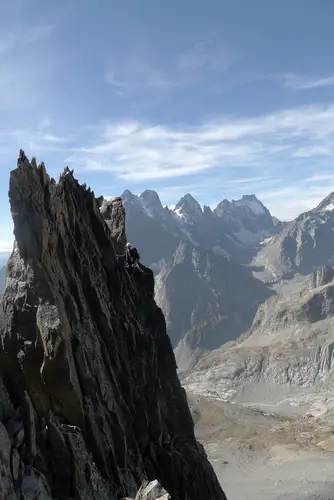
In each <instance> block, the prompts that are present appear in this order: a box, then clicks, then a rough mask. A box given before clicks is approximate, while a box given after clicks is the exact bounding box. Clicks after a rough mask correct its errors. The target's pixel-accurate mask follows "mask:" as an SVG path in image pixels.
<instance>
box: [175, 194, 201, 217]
mask: <svg viewBox="0 0 334 500" xmlns="http://www.w3.org/2000/svg"><path fill="white" fill-rule="evenodd" d="M174 213H176V214H177V215H178V216H180V217H182V218H183V219H185V220H186V221H187V222H189V223H191V222H194V221H196V220H198V219H199V218H200V217H202V215H203V211H202V208H201V206H200V204H199V203H198V201H197V200H195V198H194V197H193V196H191V194H189V193H188V194H186V195H185V196H183V197H182V198H181V199H180V201H179V202H178V203H177V204H176V205H175V208H174Z"/></svg>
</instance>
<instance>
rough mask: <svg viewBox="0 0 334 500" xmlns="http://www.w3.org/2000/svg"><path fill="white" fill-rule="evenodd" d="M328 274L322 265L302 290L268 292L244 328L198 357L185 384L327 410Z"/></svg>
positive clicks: (331, 329) (330, 375) (333, 363)
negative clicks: (242, 332) (223, 345)
mask: <svg viewBox="0 0 334 500" xmlns="http://www.w3.org/2000/svg"><path fill="white" fill-rule="evenodd" d="M332 276H333V269H330V268H328V267H323V268H321V269H319V270H318V271H315V272H314V273H313V274H312V275H311V276H310V277H309V279H308V280H307V282H306V284H305V287H304V289H303V290H302V291H298V292H294V291H291V292H290V293H289V294H278V295H276V296H273V297H271V298H269V299H268V300H267V301H266V302H265V303H264V304H262V305H261V306H260V307H259V308H258V311H257V314H256V316H255V318H254V321H253V324H252V327H251V328H250V330H249V332H247V334H245V335H243V336H242V337H240V338H239V339H238V340H237V341H236V342H235V343H234V344H232V345H231V346H229V347H226V348H221V349H218V350H216V351H214V352H212V353H210V354H209V355H208V356H206V357H205V358H204V359H203V360H201V361H200V362H199V363H198V364H197V366H196V367H195V370H194V372H193V373H192V374H190V375H189V376H188V377H187V378H186V381H185V385H186V387H187V388H188V389H191V390H194V391H195V392H196V391H199V392H202V393H208V394H209V393H210V394H216V395H217V396H219V397H222V398H223V399H226V400H230V399H233V398H237V399H238V398H239V399H240V397H241V398H243V399H244V398H246V399H247V398H248V402H252V398H255V399H254V400H256V401H257V403H259V404H260V405H261V406H262V407H263V406H265V405H266V402H268V403H270V404H269V406H268V408H269V407H272V408H275V411H278V406H279V405H282V406H281V407H283V406H284V404H285V403H287V404H288V405H292V406H293V407H294V409H295V410H296V411H297V408H298V406H300V407H301V408H302V411H306V410H307V408H311V407H312V406H314V407H317V405H318V406H319V407H318V410H319V408H320V409H321V408H323V410H324V411H329V412H333V410H334V399H333V398H332V396H331V392H332V384H333V382H334V282H333V281H332ZM283 402H285V403H284V404H283ZM318 410H316V411H318ZM319 411H320V410H319Z"/></svg>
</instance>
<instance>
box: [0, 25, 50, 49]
mask: <svg viewBox="0 0 334 500" xmlns="http://www.w3.org/2000/svg"><path fill="white" fill-rule="evenodd" d="M52 30H53V26H52V25H51V24H40V25H36V26H25V27H24V29H12V30H10V31H7V30H0V53H1V52H7V51H9V50H10V49H13V48H15V47H18V46H24V45H28V44H31V43H34V42H38V41H40V40H41V39H42V38H45V37H47V36H48V35H50V34H51V32H52Z"/></svg>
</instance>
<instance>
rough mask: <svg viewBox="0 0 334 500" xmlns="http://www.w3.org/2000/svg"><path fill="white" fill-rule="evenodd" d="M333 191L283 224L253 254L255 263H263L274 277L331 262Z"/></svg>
mask: <svg viewBox="0 0 334 500" xmlns="http://www.w3.org/2000/svg"><path fill="white" fill-rule="evenodd" d="M333 202H334V193H331V194H330V195H329V196H327V197H326V198H325V199H324V200H323V201H322V202H321V203H320V204H319V205H318V206H317V207H316V208H314V209H313V210H310V211H309V212H305V213H303V214H301V215H299V216H298V217H297V218H296V219H295V220H293V221H292V222H290V223H288V224H285V225H284V226H283V227H282V228H281V230H280V231H279V233H278V234H277V235H276V236H275V237H274V238H272V239H271V240H270V241H269V242H268V243H267V244H266V245H264V246H263V248H262V249H261V251H260V252H259V253H258V254H257V255H256V257H255V259H254V264H256V265H258V266H264V267H266V268H267V270H268V271H269V272H270V273H271V274H272V276H274V277H275V278H278V279H280V278H282V277H285V278H291V277H293V275H294V274H295V273H300V274H304V275H307V274H309V273H311V272H312V271H313V270H314V269H316V268H317V267H320V266H322V265H326V264H327V265H332V264H333V263H334V261H333V256H334V250H333V248H334V231H333V229H334V205H333Z"/></svg>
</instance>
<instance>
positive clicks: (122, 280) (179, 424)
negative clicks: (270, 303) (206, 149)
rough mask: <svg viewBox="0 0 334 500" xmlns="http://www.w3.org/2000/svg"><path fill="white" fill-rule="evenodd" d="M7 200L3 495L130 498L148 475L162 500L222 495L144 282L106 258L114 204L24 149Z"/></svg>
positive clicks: (119, 232) (116, 225)
mask: <svg viewBox="0 0 334 500" xmlns="http://www.w3.org/2000/svg"><path fill="white" fill-rule="evenodd" d="M9 197H10V204H11V211H12V216H13V221H14V233H15V239H16V244H15V246H14V250H13V253H12V255H11V257H10V260H9V263H8V266H7V282H6V289H5V292H4V295H3V298H2V300H1V304H0V306H1V310H0V338H1V346H0V367H1V379H0V383H1V387H0V469H1V470H2V479H1V481H0V499H6V500H7V499H8V500H11V499H18V498H24V499H25V500H32V499H35V498H39V499H43V500H44V499H50V500H51V498H57V499H58V500H65V499H78V500H81V499H82V500H83V499H85V500H86V499H87V500H90V499H92V500H93V499H96V500H97V499H99V500H100V499H101V500H103V499H106V500H107V499H108V500H112V499H121V498H124V497H132V498H134V497H135V496H136V494H137V492H138V490H140V487H141V485H143V484H144V485H147V483H148V482H149V481H155V480H157V481H158V482H159V484H160V485H161V487H162V488H164V489H165V490H166V492H168V493H169V494H170V496H171V498H172V499H173V500H174V499H175V500H185V499H189V500H196V499H203V498H210V499H225V498H226V497H225V495H224V493H223V491H222V490H221V488H220V486H219V484H218V481H217V478H216V476H215V474H214V472H213V469H212V467H211V465H210V463H209V462H208V460H207V458H206V455H205V452H204V449H203V447H202V446H201V445H200V444H199V443H197V442H196V440H195V437H194V430H193V421H192V418H191V415H190V411H189V408H188V404H187V400H186V394H185V392H184V390H183V389H182V387H181V385H180V383H179V380H178V378H177V375H176V364H175V358H174V355H173V352H172V347H171V343H170V340H169V337H168V336H167V334H166V326H165V320H164V316H163V314H162V312H161V310H160V309H159V308H158V307H157V305H156V303H155V301H154V280H153V274H152V272H151V270H149V269H147V268H145V267H143V266H140V267H139V268H138V269H134V270H133V271H132V272H131V273H130V274H129V273H128V271H127V270H126V269H125V268H124V265H123V261H122V259H119V258H118V257H117V255H116V254H117V253H118V251H116V249H119V250H121V249H122V248H123V242H124V239H125V234H124V224H125V221H124V211H123V209H122V205H121V203H120V201H119V200H114V201H113V202H112V203H111V205H110V206H107V205H103V203H104V202H102V205H101V207H100V203H98V201H97V200H96V199H95V196H94V194H93V193H92V192H91V191H90V190H89V189H88V190H87V189H86V188H85V187H84V186H81V185H80V184H79V183H78V182H77V181H76V180H75V179H74V177H73V175H72V172H71V171H69V170H68V169H66V170H65V172H64V174H63V175H62V176H61V178H60V181H59V183H58V184H56V182H55V181H54V180H53V179H50V178H49V177H48V175H47V173H46V170H45V167H44V165H43V164H41V165H39V166H37V165H36V162H35V161H34V160H32V161H31V163H29V161H28V160H27V158H26V157H25V155H24V153H23V152H22V151H21V152H20V157H19V161H18V168H16V169H15V170H13V171H12V172H11V176H10V190H9ZM100 208H101V211H100ZM102 214H103V216H104V217H105V218H106V222H105V221H104V220H103V217H102ZM162 488H161V491H162ZM139 498H141V497H139ZM147 498H151V497H147ZM162 498H164V497H162ZM166 498H168V496H167V497H166Z"/></svg>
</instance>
